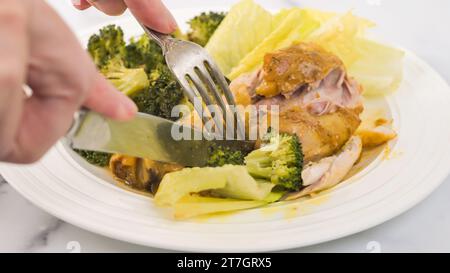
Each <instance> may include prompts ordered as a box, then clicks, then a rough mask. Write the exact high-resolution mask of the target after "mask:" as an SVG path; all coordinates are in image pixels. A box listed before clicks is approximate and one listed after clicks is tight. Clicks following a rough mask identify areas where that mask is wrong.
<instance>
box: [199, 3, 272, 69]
mask: <svg viewBox="0 0 450 273" xmlns="http://www.w3.org/2000/svg"><path fill="white" fill-rule="evenodd" d="M272 30H273V16H272V14H271V13H270V12H268V11H266V10H265V9H263V8H262V7H261V6H259V5H257V4H256V3H255V2H254V1H253V0H243V1H241V2H239V3H238V4H236V5H235V6H233V7H232V8H231V10H230V12H229V13H228V15H227V16H226V17H225V19H224V20H223V21H222V23H221V24H220V26H219V27H218V28H217V30H216V31H215V33H214V35H213V36H212V37H211V39H210V40H209V42H208V44H207V45H206V50H207V51H208V52H209V54H210V55H211V56H212V57H213V58H214V60H215V61H216V63H217V64H218V66H219V68H220V69H221V70H222V72H223V73H224V74H225V75H226V74H228V73H229V72H230V71H231V69H232V68H233V67H234V66H236V65H237V64H238V63H239V61H240V60H241V59H242V58H243V57H244V56H245V55H247V54H248V53H249V52H250V51H252V50H253V49H254V48H255V47H256V46H257V45H258V44H260V43H261V41H262V40H264V38H266V37H267V35H269V34H270V33H271V32H272Z"/></svg>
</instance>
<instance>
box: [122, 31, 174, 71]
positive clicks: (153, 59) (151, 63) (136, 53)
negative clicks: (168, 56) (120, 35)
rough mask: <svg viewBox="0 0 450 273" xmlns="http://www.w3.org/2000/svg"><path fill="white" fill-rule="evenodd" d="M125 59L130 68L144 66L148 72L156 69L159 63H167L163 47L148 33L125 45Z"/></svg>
mask: <svg viewBox="0 0 450 273" xmlns="http://www.w3.org/2000/svg"><path fill="white" fill-rule="evenodd" d="M124 59H125V65H126V66H127V67H128V68H138V67H144V68H145V71H146V72H147V73H150V72H151V71H152V70H153V69H155V68H156V67H157V66H158V64H162V63H165V60H164V56H163V54H162V50H161V47H160V46H159V45H158V44H157V43H156V42H155V41H153V40H150V38H149V37H148V36H147V35H142V36H141V37H140V38H138V39H134V38H132V39H131V40H130V43H129V44H128V45H127V46H126V47H125V58H124Z"/></svg>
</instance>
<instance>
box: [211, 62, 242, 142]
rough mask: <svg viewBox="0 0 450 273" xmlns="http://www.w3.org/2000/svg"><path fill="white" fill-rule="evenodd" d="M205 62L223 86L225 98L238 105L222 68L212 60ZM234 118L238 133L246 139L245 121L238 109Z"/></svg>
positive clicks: (231, 103)
mask: <svg viewBox="0 0 450 273" xmlns="http://www.w3.org/2000/svg"><path fill="white" fill-rule="evenodd" d="M204 64H205V66H206V67H207V68H208V67H209V71H210V74H212V75H213V76H214V78H215V79H216V81H217V83H218V84H219V85H220V87H221V88H222V91H223V93H224V95H225V98H226V99H227V102H228V105H234V106H236V101H235V99H234V96H233V93H231V90H230V87H229V86H228V82H227V81H226V79H225V77H224V75H223V74H222V73H220V72H219V71H220V70H219V68H218V67H217V65H216V64H215V63H214V62H210V61H205V63H204ZM234 119H235V122H236V123H237V124H236V125H237V135H238V137H239V138H240V139H242V140H244V139H245V128H244V123H243V121H242V118H241V116H240V115H239V113H238V112H237V111H235V112H234Z"/></svg>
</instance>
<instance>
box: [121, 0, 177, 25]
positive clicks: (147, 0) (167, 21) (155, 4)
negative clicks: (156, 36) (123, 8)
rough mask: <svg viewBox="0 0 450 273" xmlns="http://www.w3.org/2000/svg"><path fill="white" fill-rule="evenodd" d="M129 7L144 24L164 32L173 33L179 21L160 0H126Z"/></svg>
mask: <svg viewBox="0 0 450 273" xmlns="http://www.w3.org/2000/svg"><path fill="white" fill-rule="evenodd" d="M124 2H125V4H126V5H127V6H128V9H129V10H130V11H131V12H132V13H133V14H134V16H136V17H137V18H138V19H139V20H140V21H141V22H142V23H143V24H144V25H146V26H148V27H149V28H151V29H154V30H156V31H159V32H162V33H172V32H174V31H175V30H176V29H177V22H176V21H175V18H173V16H172V14H171V13H170V11H169V10H168V9H167V8H166V6H165V5H164V4H163V3H162V2H161V1H160V0H124Z"/></svg>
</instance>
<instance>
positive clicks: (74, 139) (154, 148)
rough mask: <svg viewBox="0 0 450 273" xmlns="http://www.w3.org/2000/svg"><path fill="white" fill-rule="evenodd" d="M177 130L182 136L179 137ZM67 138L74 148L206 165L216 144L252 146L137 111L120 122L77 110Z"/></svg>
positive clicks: (245, 147) (248, 148)
mask: <svg viewBox="0 0 450 273" xmlns="http://www.w3.org/2000/svg"><path fill="white" fill-rule="evenodd" d="M179 132H183V136H185V137H184V138H182V139H179V138H180V134H179ZM174 136H176V137H174ZM189 136H190V137H189ZM202 136H206V137H202ZM194 137H197V138H195V139H196V140H194ZM66 139H67V140H68V143H69V145H70V146H71V147H72V148H74V149H80V150H89V151H99V152H107V153H118V154H123V155H129V156H135V157H139V158H147V159H152V160H155V161H160V162H167V163H177V164H180V165H183V166H189V167H194V166H195V167H203V166H205V165H206V164H207V161H208V155H209V153H210V151H211V150H212V149H214V148H215V147H217V146H222V147H229V148H230V149H233V150H241V151H250V150H251V149H252V148H253V146H254V142H250V141H239V140H208V139H211V135H208V133H207V132H202V131H201V130H198V129H194V128H192V127H190V126H187V125H182V124H179V123H175V122H172V121H170V120H167V119H163V118H160V117H156V116H152V115H148V114H143V113H138V114H137V115H136V116H135V118H134V119H133V120H131V121H126V122H121V121H115V120H112V119H109V118H106V117H104V116H102V115H100V114H98V113H95V112H92V111H88V110H81V111H79V112H78V113H77V115H76V118H75V122H74V124H73V126H72V128H71V129H70V130H69V133H68V134H67V135H66Z"/></svg>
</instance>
